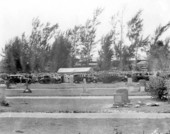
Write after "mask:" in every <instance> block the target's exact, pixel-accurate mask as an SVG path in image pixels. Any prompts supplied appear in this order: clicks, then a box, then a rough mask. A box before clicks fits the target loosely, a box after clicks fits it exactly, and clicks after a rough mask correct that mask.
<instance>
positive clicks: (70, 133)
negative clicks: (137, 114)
mask: <svg viewBox="0 0 170 134" xmlns="http://www.w3.org/2000/svg"><path fill="white" fill-rule="evenodd" d="M169 126H170V119H35V118H3V119H1V120H0V130H1V133H2V134H17V133H24V134H114V130H115V129H118V130H119V131H121V132H123V134H132V133H133V134H151V132H153V131H154V130H155V129H156V128H158V129H159V130H160V132H167V131H168V130H169V129H170V128H169Z"/></svg>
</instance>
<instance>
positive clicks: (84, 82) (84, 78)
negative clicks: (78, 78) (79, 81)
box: [83, 77, 87, 92]
mask: <svg viewBox="0 0 170 134" xmlns="http://www.w3.org/2000/svg"><path fill="white" fill-rule="evenodd" d="M86 84H87V82H86V77H83V92H86Z"/></svg>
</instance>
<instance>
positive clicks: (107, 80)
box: [102, 75, 122, 83]
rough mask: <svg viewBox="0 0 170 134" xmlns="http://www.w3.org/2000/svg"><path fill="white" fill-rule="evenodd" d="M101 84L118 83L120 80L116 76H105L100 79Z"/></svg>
mask: <svg viewBox="0 0 170 134" xmlns="http://www.w3.org/2000/svg"><path fill="white" fill-rule="evenodd" d="M102 81H103V83H112V82H120V81H122V78H121V77H119V76H118V75H111V76H109V75H108V76H105V77H103V79H102Z"/></svg>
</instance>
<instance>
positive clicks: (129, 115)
mask: <svg viewBox="0 0 170 134" xmlns="http://www.w3.org/2000/svg"><path fill="white" fill-rule="evenodd" d="M11 117H12V118H53V119H61V118H63V119H65V118H67V119H165V118H170V114H169V113H168V114H167V113H142V112H132V111H129V112H120V111H117V112H114V113H11V112H5V113H0V118H11Z"/></svg>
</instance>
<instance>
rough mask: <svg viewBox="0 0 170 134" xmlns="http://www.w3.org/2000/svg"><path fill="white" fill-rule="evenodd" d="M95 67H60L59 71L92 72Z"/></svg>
mask: <svg viewBox="0 0 170 134" xmlns="http://www.w3.org/2000/svg"><path fill="white" fill-rule="evenodd" d="M92 71H93V69H92V68H91V67H83V68H60V69H59V70H58V73H87V72H92Z"/></svg>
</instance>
